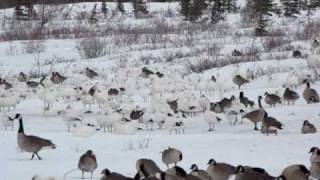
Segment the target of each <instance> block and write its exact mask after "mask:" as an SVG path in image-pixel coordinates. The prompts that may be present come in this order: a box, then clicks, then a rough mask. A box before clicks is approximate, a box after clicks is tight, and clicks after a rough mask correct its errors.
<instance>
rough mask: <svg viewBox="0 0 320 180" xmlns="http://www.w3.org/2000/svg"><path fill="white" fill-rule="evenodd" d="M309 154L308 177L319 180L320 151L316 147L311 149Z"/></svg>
mask: <svg viewBox="0 0 320 180" xmlns="http://www.w3.org/2000/svg"><path fill="white" fill-rule="evenodd" d="M309 153H311V156H310V163H311V166H310V176H311V177H312V178H315V179H320V150H319V148H318V147H312V148H311V149H310V151H309Z"/></svg>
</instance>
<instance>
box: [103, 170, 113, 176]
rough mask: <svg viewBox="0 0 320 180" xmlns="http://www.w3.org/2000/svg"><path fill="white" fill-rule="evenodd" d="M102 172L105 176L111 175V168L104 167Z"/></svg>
mask: <svg viewBox="0 0 320 180" xmlns="http://www.w3.org/2000/svg"><path fill="white" fill-rule="evenodd" d="M101 174H103V175H105V176H109V175H110V174H111V172H110V170H109V169H104V170H102V172H101Z"/></svg>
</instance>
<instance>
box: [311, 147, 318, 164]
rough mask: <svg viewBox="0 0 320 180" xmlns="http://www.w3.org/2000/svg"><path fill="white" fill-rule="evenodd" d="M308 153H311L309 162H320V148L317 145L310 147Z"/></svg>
mask: <svg viewBox="0 0 320 180" xmlns="http://www.w3.org/2000/svg"><path fill="white" fill-rule="evenodd" d="M309 153H311V156H310V163H320V149H319V148H318V147H312V148H311V149H310V151H309Z"/></svg>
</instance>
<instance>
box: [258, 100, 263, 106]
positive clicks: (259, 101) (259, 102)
mask: <svg viewBox="0 0 320 180" xmlns="http://www.w3.org/2000/svg"><path fill="white" fill-rule="evenodd" d="M258 104H259V108H262V105H261V99H260V98H258Z"/></svg>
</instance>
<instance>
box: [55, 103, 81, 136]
mask: <svg viewBox="0 0 320 180" xmlns="http://www.w3.org/2000/svg"><path fill="white" fill-rule="evenodd" d="M57 114H58V115H59V116H61V119H62V121H63V122H64V124H65V125H66V126H67V131H68V132H70V128H71V127H76V126H77V125H78V124H79V123H81V118H82V115H81V113H78V112H77V111H76V110H75V109H74V107H73V106H72V105H68V106H67V107H66V108H64V109H62V110H59V111H57Z"/></svg>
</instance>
